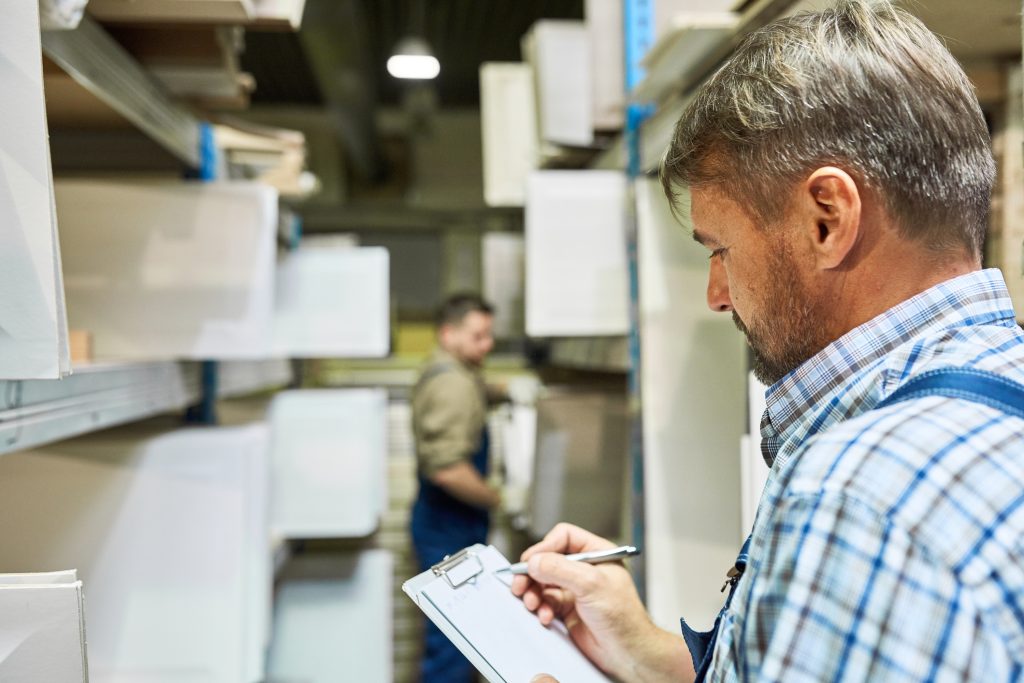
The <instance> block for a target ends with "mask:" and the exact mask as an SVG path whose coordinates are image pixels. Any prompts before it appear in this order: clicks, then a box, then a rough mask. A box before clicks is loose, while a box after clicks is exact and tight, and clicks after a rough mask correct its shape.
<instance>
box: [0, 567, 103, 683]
mask: <svg viewBox="0 0 1024 683" xmlns="http://www.w3.org/2000/svg"><path fill="white" fill-rule="evenodd" d="M0 680H2V681H10V682H11V683H21V682H23V681H24V682H25V683H27V682H28V681H63V682H66V683H72V682H74V681H88V680H89V672H88V665H87V663H86V646H85V622H84V615H83V605H82V582H81V581H79V580H78V577H77V576H76V575H75V571H74V570H68V571H61V572H50V573H43V574H0Z"/></svg>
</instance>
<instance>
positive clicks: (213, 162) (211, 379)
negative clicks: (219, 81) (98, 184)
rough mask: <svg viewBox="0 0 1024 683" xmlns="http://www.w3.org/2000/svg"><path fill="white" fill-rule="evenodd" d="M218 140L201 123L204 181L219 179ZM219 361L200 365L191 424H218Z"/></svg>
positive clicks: (188, 417)
mask: <svg viewBox="0 0 1024 683" xmlns="http://www.w3.org/2000/svg"><path fill="white" fill-rule="evenodd" d="M217 166H218V159H217V142H216V140H215V139H214V136H213V126H212V125H210V124H209V123H207V122H205V121H203V122H200V124H199V168H198V169H197V171H198V178H199V180H201V181H203V182H207V183H208V182H212V181H214V180H216V179H217ZM217 374H218V373H217V361H215V360H204V361H202V363H201V365H200V392H201V393H200V396H199V403H197V404H196V405H194V406H190V407H189V409H188V410H187V411H186V413H185V421H186V422H188V423H190V424H202V425H215V424H217V384H218V377H217Z"/></svg>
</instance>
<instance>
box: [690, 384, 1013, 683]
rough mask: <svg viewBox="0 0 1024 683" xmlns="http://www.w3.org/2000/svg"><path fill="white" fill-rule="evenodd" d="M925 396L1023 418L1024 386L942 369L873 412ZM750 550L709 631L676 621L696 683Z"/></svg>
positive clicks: (736, 568) (730, 578)
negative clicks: (968, 404) (968, 403)
mask: <svg viewBox="0 0 1024 683" xmlns="http://www.w3.org/2000/svg"><path fill="white" fill-rule="evenodd" d="M927 396H943V397H947V398H958V399H962V400H965V401H972V402H974V403H981V404H982V405H986V406H988V407H990V408H994V409H996V410H999V411H1002V412H1004V413H1006V414H1007V415H1013V416H1015V417H1019V418H1021V419H1024V385H1021V384H1018V383H1017V382H1014V381H1011V380H1008V379H1006V378H1005V377H1001V376H999V375H996V374H994V373H991V372H984V371H981V370H974V369H970V368H941V369H939V370H931V371H929V372H925V373H922V374H921V375H918V376H917V377H914V378H913V379H911V380H910V381H909V382H907V383H906V384H904V385H903V386H902V387H900V388H899V389H897V390H896V391H894V392H893V393H892V394H891V395H890V396H889V397H888V398H886V399H885V400H884V401H882V402H881V403H879V404H878V405H877V406H875V407H874V408H873V410H880V409H882V408H887V407H889V406H891V405H894V404H896V403H900V402H902V401H909V400H911V399H915V398H925V397H927ZM749 549H750V537H749V536H748V537H747V540H746V542H745V543H744V544H743V548H742V549H741V550H740V554H739V556H738V557H737V558H736V564H735V566H734V568H733V569H731V570H729V574H728V583H727V585H728V586H729V595H728V597H727V598H726V600H725V606H724V607H723V608H722V611H721V612H719V613H718V617H717V618H716V619H715V623H714V626H712V627H711V630H710V631H694V630H693V629H692V628H690V627H689V626H687V624H686V621H685V620H683V619H680V620H679V622H680V625H681V626H682V629H683V640H685V641H686V647H687V649H688V650H689V651H690V657H691V659H692V660H693V668H694V670H695V671H696V672H697V677H696V679H695V683H705V680H706V678H707V675H708V669H709V668H710V666H711V659H712V655H713V654H714V652H715V643H716V641H717V640H718V626H719V624H721V622H722V617H723V616H724V615H725V613H726V611H727V610H728V609H729V603H731V602H732V596H733V594H734V593H735V592H736V584H737V583H739V579H740V577H741V576H742V575H743V571H744V570H745V569H746V568H747V561H748V559H749V558H748V556H747V553H748V551H749Z"/></svg>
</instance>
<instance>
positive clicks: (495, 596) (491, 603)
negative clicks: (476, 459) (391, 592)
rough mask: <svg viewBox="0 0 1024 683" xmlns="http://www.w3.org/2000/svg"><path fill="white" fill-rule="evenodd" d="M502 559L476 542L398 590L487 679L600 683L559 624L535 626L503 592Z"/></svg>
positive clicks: (494, 682)
mask: <svg viewBox="0 0 1024 683" xmlns="http://www.w3.org/2000/svg"><path fill="white" fill-rule="evenodd" d="M508 566H509V561H508V560H507V559H505V557H504V556H502V554H501V553H500V552H498V550H497V549H496V548H495V547H494V546H485V545H483V544H480V543H477V544H476V545H472V546H470V547H468V548H464V549H463V550H460V551H459V552H458V553H456V554H454V555H451V556H448V557H446V558H445V559H444V560H442V561H441V562H439V563H437V564H436V565H434V566H433V567H432V568H431V569H429V570H427V571H425V572H423V573H422V574H419V575H418V576H415V577H413V578H411V579H409V580H408V581H406V582H405V583H404V584H402V590H403V591H404V592H405V593H406V595H408V596H409V597H410V598H412V600H413V602H415V603H416V604H417V606H419V608H420V609H421V610H422V611H423V613H424V614H426V615H427V617H429V618H430V620H431V621H433V622H434V623H435V624H436V625H437V627H438V628H439V629H441V632H442V633H444V634H445V635H446V636H448V639H449V640H451V641H452V643H453V644H454V645H455V646H456V647H457V648H459V651H460V652H462V654H463V655H465V656H466V658H467V659H468V660H469V661H470V662H471V663H472V664H473V666H475V667H476V668H477V670H478V671H479V672H480V673H481V674H483V676H484V677H485V678H486V679H487V680H488V681H490V682H491V683H525V682H526V681H529V680H530V679H531V678H532V677H533V676H535V675H536V674H539V673H546V674H551V675H552V676H554V677H555V678H557V679H558V680H561V681H573V683H608V681H610V680H611V679H609V678H608V677H607V676H605V675H604V674H603V673H601V671H599V670H598V669H597V667H595V666H594V665H593V664H592V663H591V662H590V660H588V659H587V658H586V657H585V656H584V655H583V653H581V652H580V651H579V650H578V649H577V648H576V646H575V645H574V644H573V642H572V641H571V640H570V638H569V633H568V631H567V630H566V628H565V625H564V624H562V622H561V621H555V622H554V623H553V624H551V626H548V627H545V626H542V625H541V623H540V621H538V620H537V617H536V616H535V615H534V614H533V613H531V612H530V611H529V610H528V609H526V606H525V605H523V603H522V601H520V600H519V598H517V597H516V596H514V595H512V591H511V590H509V585H510V584H511V580H512V576H511V575H507V574H506V575H496V574H495V572H496V571H497V570H499V569H502V568H504V567H508Z"/></svg>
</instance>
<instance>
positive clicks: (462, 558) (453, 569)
mask: <svg viewBox="0 0 1024 683" xmlns="http://www.w3.org/2000/svg"><path fill="white" fill-rule="evenodd" d="M430 571H432V572H433V573H434V576H443V577H444V580H445V581H447V582H448V585H449V586H451V587H452V588H458V587H459V586H462V585H463V584H466V583H472V582H473V579H475V578H476V577H478V576H479V575H480V574H481V573H483V571H484V564H483V562H481V561H480V558H479V557H477V555H476V552H475V551H474V549H473V547H472V546H471V547H469V548H463V549H462V550H460V551H459V552H457V553H455V554H454V555H445V558H444V559H443V560H441V561H440V562H438V563H437V564H435V565H434V566H433V567H431V568H430Z"/></svg>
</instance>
